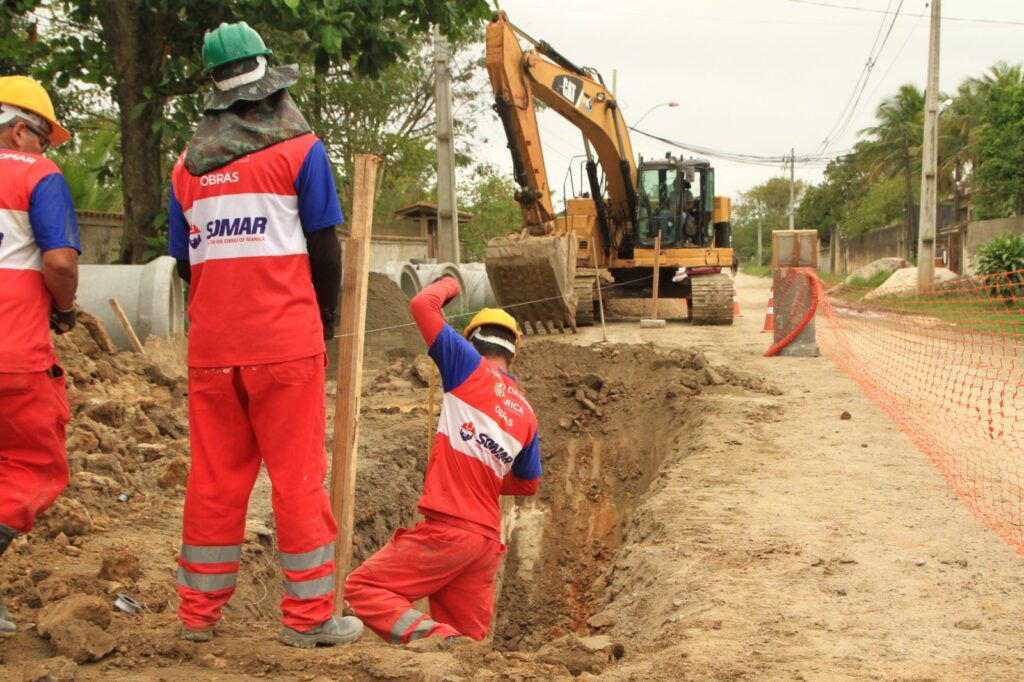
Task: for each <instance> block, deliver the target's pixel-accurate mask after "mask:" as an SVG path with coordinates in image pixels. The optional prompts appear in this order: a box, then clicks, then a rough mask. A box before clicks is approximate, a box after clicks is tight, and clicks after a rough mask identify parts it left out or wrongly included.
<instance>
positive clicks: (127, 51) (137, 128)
mask: <svg viewBox="0 0 1024 682" xmlns="http://www.w3.org/2000/svg"><path fill="white" fill-rule="evenodd" d="M96 11H97V16H98V17H99V20H100V25H101V26H102V28H103V38H104V40H105V41H106V43H107V45H108V48H109V50H110V57H111V59H112V61H113V64H114V72H115V74H116V80H115V83H114V99H115V100H116V101H117V105H118V108H119V110H120V117H121V157H122V166H121V181H122V186H123V191H124V236H123V239H122V242H121V262H123V263H141V262H142V261H143V260H144V254H145V252H146V250H147V248H151V247H150V246H148V245H147V243H146V240H147V238H154V237H156V236H157V230H156V223H155V220H156V218H157V216H158V215H159V214H160V212H161V211H162V210H163V184H162V182H161V168H160V166H161V158H160V137H161V134H160V131H159V130H156V131H154V130H153V123H154V122H155V121H157V120H158V119H160V118H162V117H163V109H164V98H163V96H162V95H161V94H160V93H159V92H158V88H157V85H158V84H159V83H160V69H161V66H162V64H163V57H164V47H165V43H166V36H167V31H169V30H172V26H173V22H174V18H173V17H172V16H164V15H161V14H159V13H157V12H152V11H148V10H145V9H137V3H135V2H132V1H131V0H97V2H96ZM147 86H149V87H150V88H152V90H151V95H152V97H149V98H147V97H146V94H145V89H146V87H147ZM145 102H148V104H147V106H145V107H140V108H141V113H140V112H138V111H136V112H135V113H136V116H134V117H133V116H132V113H133V111H134V110H135V109H136V107H137V106H138V105H141V104H142V103H145Z"/></svg>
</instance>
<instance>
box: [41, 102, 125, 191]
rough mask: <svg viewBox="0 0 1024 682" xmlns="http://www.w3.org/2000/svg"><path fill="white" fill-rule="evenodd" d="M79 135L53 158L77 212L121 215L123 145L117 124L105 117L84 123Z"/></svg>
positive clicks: (55, 152) (81, 124)
mask: <svg viewBox="0 0 1024 682" xmlns="http://www.w3.org/2000/svg"><path fill="white" fill-rule="evenodd" d="M76 127H77V129H78V131H79V133H80V134H79V135H78V136H77V137H76V138H75V139H74V140H72V141H71V142H69V143H68V144H66V145H63V146H61V147H58V148H57V149H55V150H54V151H53V153H52V154H51V158H53V160H54V162H56V164H57V165H58V166H60V169H61V171H62V172H63V173H64V178H65V179H66V180H67V183H68V187H69V188H70V190H71V200H72V202H73V203H74V205H75V208H80V209H86V210H91V211H121V210H123V209H124V197H123V195H122V193H121V178H120V174H119V172H118V171H119V166H120V159H121V156H120V151H119V145H120V142H121V138H120V134H119V132H118V128H117V124H116V123H115V122H114V121H113V120H112V119H111V118H106V117H103V118H101V117H99V116H97V117H94V118H92V119H87V120H83V121H82V122H81V123H80V124H79V125H78V126H76Z"/></svg>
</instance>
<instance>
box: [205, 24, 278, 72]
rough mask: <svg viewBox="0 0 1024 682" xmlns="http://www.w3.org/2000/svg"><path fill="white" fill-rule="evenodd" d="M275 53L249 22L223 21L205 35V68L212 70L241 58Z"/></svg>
mask: <svg viewBox="0 0 1024 682" xmlns="http://www.w3.org/2000/svg"><path fill="white" fill-rule="evenodd" d="M271 54H273V52H271V51H270V50H268V49H267V46H266V45H265V44H264V43H263V38H261V37H260V34H259V33H257V32H256V31H255V30H253V28H252V27H251V26H249V24H247V23H245V22H244V21H240V22H238V23H237V24H228V23H223V24H221V25H220V26H218V27H217V28H216V29H214V30H213V31H207V32H206V34H205V35H204V36H203V68H204V69H205V70H206V71H212V70H213V69H216V68H217V67H219V66H224V65H225V64H230V63H231V62H237V61H238V60H239V59H246V58H248V57H256V56H259V55H264V56H269V55H271Z"/></svg>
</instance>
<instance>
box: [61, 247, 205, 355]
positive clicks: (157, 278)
mask: <svg viewBox="0 0 1024 682" xmlns="http://www.w3.org/2000/svg"><path fill="white" fill-rule="evenodd" d="M112 298H116V299H117V302H118V303H120V304H121V307H122V308H123V309H124V313H125V316H126V317H127V318H128V321H129V322H130V323H131V325H132V327H133V328H134V329H135V334H136V335H137V336H138V337H139V340H140V341H143V342H145V340H146V337H148V336H149V335H151V334H152V335H154V336H159V337H161V338H165V339H166V338H170V337H171V336H176V335H181V334H184V333H185V301H184V294H183V287H182V283H181V280H180V279H179V278H178V273H177V272H176V271H175V261H174V259H173V258H171V257H169V256H161V257H160V258H157V259H156V260H154V261H152V262H150V263H148V264H146V265H80V266H79V268H78V304H79V305H80V306H81V307H82V308H84V309H85V310H87V311H89V312H90V313H92V314H93V315H95V316H96V317H98V318H100V319H101V320H103V324H104V325H105V326H106V328H107V333H108V334H110V339H111V340H112V341H113V342H114V343H115V344H117V345H118V346H119V347H120V348H131V343H130V342H129V341H128V335H127V334H125V332H124V330H123V329H122V328H121V323H120V322H119V321H118V320H117V317H116V316H115V315H114V311H113V310H111V308H110V299H112Z"/></svg>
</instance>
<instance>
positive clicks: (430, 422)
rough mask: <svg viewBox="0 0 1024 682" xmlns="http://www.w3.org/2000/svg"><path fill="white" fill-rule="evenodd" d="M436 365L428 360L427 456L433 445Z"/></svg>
mask: <svg viewBox="0 0 1024 682" xmlns="http://www.w3.org/2000/svg"><path fill="white" fill-rule="evenodd" d="M437 378H438V377H437V365H435V364H434V362H433V361H431V362H430V383H429V384H428V386H429V388H428V389H427V457H430V451H431V449H433V447H434V392H435V391H436V390H437Z"/></svg>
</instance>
